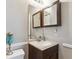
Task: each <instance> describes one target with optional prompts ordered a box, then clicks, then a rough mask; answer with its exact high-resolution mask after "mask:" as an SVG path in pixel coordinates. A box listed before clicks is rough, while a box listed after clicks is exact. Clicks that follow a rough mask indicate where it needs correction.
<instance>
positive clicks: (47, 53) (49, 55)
mask: <svg viewBox="0 0 79 59" xmlns="http://www.w3.org/2000/svg"><path fill="white" fill-rule="evenodd" d="M43 59H58V45H56V46H53V47H51V48H49V49H46V50H44V51H43Z"/></svg>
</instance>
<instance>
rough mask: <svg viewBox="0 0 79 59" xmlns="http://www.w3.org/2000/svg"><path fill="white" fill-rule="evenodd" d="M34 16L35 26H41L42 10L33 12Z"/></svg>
mask: <svg viewBox="0 0 79 59" xmlns="http://www.w3.org/2000/svg"><path fill="white" fill-rule="evenodd" d="M32 18H33V20H32V21H33V27H40V26H41V25H40V23H41V22H40V19H41V13H40V12H37V13H35V14H33V16H32Z"/></svg>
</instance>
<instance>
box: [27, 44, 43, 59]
mask: <svg viewBox="0 0 79 59" xmlns="http://www.w3.org/2000/svg"><path fill="white" fill-rule="evenodd" d="M28 56H29V59H43V58H42V51H41V50H39V49H37V48H35V47H34V46H32V45H30V44H29V55H28Z"/></svg>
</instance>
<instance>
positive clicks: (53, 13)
mask: <svg viewBox="0 0 79 59" xmlns="http://www.w3.org/2000/svg"><path fill="white" fill-rule="evenodd" d="M43 12H44V24H43V25H44V26H46V25H56V24H57V4H55V5H53V6H51V7H48V8H46V9H45V10H44V11H43Z"/></svg>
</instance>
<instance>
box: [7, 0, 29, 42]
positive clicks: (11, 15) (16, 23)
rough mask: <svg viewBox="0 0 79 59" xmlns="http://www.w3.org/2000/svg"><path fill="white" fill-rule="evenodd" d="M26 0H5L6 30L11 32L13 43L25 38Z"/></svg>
mask: <svg viewBox="0 0 79 59" xmlns="http://www.w3.org/2000/svg"><path fill="white" fill-rule="evenodd" d="M27 1H28V0H6V31H7V32H13V34H14V38H15V40H14V43H17V42H23V41H26V40H27V33H28V32H27V26H28V25H27V19H28V2H27Z"/></svg>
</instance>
